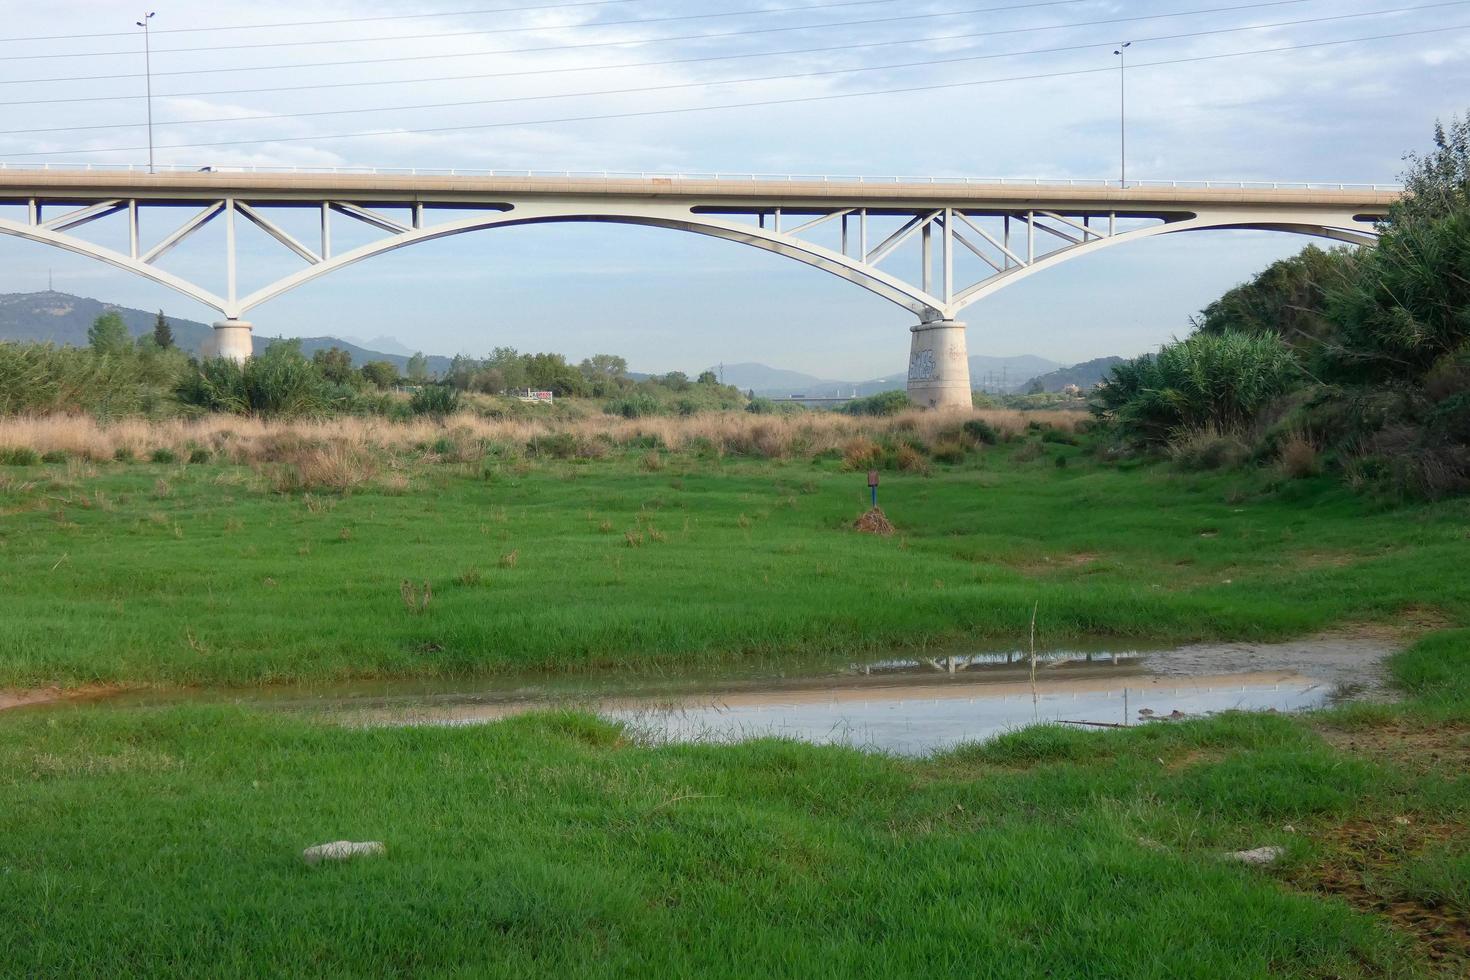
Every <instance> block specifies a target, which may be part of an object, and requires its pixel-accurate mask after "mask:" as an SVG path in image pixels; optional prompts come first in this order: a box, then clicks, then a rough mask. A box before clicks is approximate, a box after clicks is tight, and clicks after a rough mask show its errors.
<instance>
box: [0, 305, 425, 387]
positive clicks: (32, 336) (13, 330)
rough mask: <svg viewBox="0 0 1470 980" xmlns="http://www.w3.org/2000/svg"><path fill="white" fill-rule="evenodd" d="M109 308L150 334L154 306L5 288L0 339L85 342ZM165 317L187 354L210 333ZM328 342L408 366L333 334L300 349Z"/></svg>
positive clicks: (360, 357)
mask: <svg viewBox="0 0 1470 980" xmlns="http://www.w3.org/2000/svg"><path fill="white" fill-rule="evenodd" d="M108 311H115V312H116V313H117V314H118V315H119V316H121V317H122V320H123V323H125V324H127V327H128V332H129V333H131V334H132V335H133V336H134V337H140V336H142V335H143V334H145V333H152V332H153V321H154V320H155V319H156V318H157V316H158V313H157V312H156V311H154V312H149V311H147V310H134V309H130V308H128V307H125V306H116V305H114V304H112V303H103V302H101V301H100V300H95V299H88V298H86V297H84V296H72V295H70V294H68V293H58V292H55V291H48V292H43V293H3V294H0V340H23V341H36V342H40V343H52V344H73V345H75V346H77V347H84V346H86V344H87V329H88V328H89V327H91V326H92V323H93V321H95V320H96V319H97V317H99V316H101V315H102V314H103V313H106V312H108ZM165 319H167V320H168V323H169V326H170V327H172V328H173V331H174V343H176V344H178V345H179V347H180V348H181V349H183V350H186V351H188V352H190V353H191V354H198V353H199V352H200V351H201V350H202V349H203V345H204V342H205V341H206V340H207V339H209V338H210V337H212V336H213V335H214V328H213V327H211V326H210V325H209V324H206V323H199V322H198V321H196V320H185V319H181V318H180V317H175V316H167V315H165ZM277 339H279V338H275V337H266V336H262V335H261V334H256V335H255V343H256V347H257V349H259V348H260V347H261V345H267V346H268V345H270V344H271V343H273V342H274V341H275V340H277ZM328 347H340V348H342V349H343V350H345V351H347V353H349V354H351V355H352V363H353V364H357V365H362V364H366V363H367V362H368V361H389V362H391V363H392V364H394V365H396V366H397V368H398V370H399V371H403V370H406V369H407V366H408V357H407V356H405V355H403V354H398V353H388V352H385V351H380V350H372V349H370V348H366V347H360V346H358V345H357V344H353V343H350V342H348V341H345V340H341V339H338V338H336V337H305V338H303V339H302V341H301V349H302V350H303V351H305V352H306V354H307V355H308V356H310V355H311V354H312V353H314V352H315V351H317V350H322V349H325V348H328ZM400 349H402V348H400ZM448 368H449V358H447V357H439V356H437V355H434V356H430V357H429V370H430V371H431V372H440V371H445V370H447V369H448Z"/></svg>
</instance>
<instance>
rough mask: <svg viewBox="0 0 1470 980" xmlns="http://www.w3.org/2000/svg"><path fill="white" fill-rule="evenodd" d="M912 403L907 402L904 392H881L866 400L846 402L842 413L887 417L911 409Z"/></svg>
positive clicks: (906, 394)
mask: <svg viewBox="0 0 1470 980" xmlns="http://www.w3.org/2000/svg"><path fill="white" fill-rule="evenodd" d="M913 407H914V405H913V402H911V401H909V396H908V392H906V391H881V392H879V393H878V394H876V395H872V396H870V397H868V398H859V399H857V400H856V401H851V402H848V403H847V404H846V405H845V406H843V409H842V410H843V411H844V412H846V413H847V414H848V415H874V416H880V417H881V416H889V415H897V414H899V413H900V412H906V411H908V410H909V409H911V408H913Z"/></svg>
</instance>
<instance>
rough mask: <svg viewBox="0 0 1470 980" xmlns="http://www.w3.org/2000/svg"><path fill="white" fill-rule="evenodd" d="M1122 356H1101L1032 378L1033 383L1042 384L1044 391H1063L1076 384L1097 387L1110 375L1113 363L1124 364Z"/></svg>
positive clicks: (1084, 386) (1084, 387)
mask: <svg viewBox="0 0 1470 980" xmlns="http://www.w3.org/2000/svg"><path fill="white" fill-rule="evenodd" d="M1123 360H1124V359H1123V358H1121V357H1099V358H1097V359H1096V360H1092V361H1083V362H1082V363H1081V364H1078V365H1075V366H1073V367H1069V368H1062V369H1061V370H1059V371H1052V372H1051V373H1049V374H1043V375H1039V376H1038V377H1036V378H1033V379H1032V382H1031V383H1032V384H1033V385H1034V384H1038V383H1039V384H1040V385H1041V390H1042V391H1061V390H1062V389H1063V388H1065V387H1067V385H1076V386H1077V387H1079V388H1083V389H1086V388H1096V387H1097V383H1098V382H1099V381H1101V380H1102V379H1103V378H1106V377H1107V376H1108V372H1109V371H1111V370H1112V369H1113V365H1115V364H1122V363H1123Z"/></svg>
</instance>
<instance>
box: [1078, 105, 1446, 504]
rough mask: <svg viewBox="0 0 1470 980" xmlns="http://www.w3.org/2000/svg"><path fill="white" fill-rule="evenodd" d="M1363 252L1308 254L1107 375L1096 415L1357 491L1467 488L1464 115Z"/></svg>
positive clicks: (1438, 493)
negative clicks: (1333, 479) (1320, 475)
mask: <svg viewBox="0 0 1470 980" xmlns="http://www.w3.org/2000/svg"><path fill="white" fill-rule="evenodd" d="M1406 182H1407V185H1408V189H1409V191H1410V195H1409V196H1408V197H1406V198H1405V199H1404V200H1403V201H1402V202H1401V203H1399V204H1396V205H1395V206H1394V207H1393V209H1392V211H1391V214H1390V218H1389V221H1388V223H1387V224H1386V225H1385V226H1384V227H1383V229H1382V235H1381V237H1380V239H1379V242H1378V244H1377V245H1376V246H1375V247H1373V248H1368V249H1361V250H1352V249H1335V250H1331V251H1323V250H1321V249H1318V248H1315V247H1312V248H1308V249H1307V250H1306V251H1304V252H1303V253H1302V254H1300V255H1299V256H1296V257H1295V258H1292V259H1287V260H1285V261H1282V262H1278V263H1276V264H1275V265H1273V266H1271V267H1270V268H1269V269H1267V270H1265V271H1264V272H1262V273H1261V274H1260V275H1259V276H1257V277H1256V278H1255V279H1253V280H1252V281H1251V282H1249V283H1246V284H1244V285H1242V286H1240V287H1238V288H1236V289H1234V290H1232V291H1231V292H1229V293H1228V294H1226V295H1225V296H1224V297H1222V298H1221V299H1220V300H1219V301H1217V302H1216V303H1213V304H1211V305H1210V306H1209V307H1208V308H1206V309H1205V311H1204V312H1203V314H1202V315H1201V316H1200V318H1199V319H1198V321H1197V322H1196V331H1195V333H1194V334H1193V335H1192V336H1190V337H1188V338H1186V339H1185V340H1182V341H1179V342H1176V343H1173V344H1168V345H1165V347H1164V348H1163V349H1162V350H1160V351H1159V353H1158V354H1153V355H1148V356H1145V357H1142V358H1139V359H1137V360H1134V361H1131V362H1128V363H1125V364H1123V365H1120V366H1119V367H1117V368H1115V369H1114V371H1113V374H1112V377H1111V378H1110V379H1109V384H1107V385H1106V386H1104V387H1103V388H1101V389H1100V390H1099V391H1098V393H1097V395H1096V402H1097V413H1098V415H1099V416H1100V417H1101V418H1102V419H1104V420H1106V421H1107V422H1108V423H1110V424H1112V425H1114V426H1115V427H1116V432H1117V434H1118V437H1119V439H1120V440H1121V441H1122V442H1123V443H1125V444H1127V445H1130V446H1133V447H1141V448H1144V449H1151V450H1160V449H1165V450H1167V451H1168V452H1169V453H1171V454H1172V455H1174V456H1175V458H1176V459H1178V460H1179V461H1180V462H1182V463H1183V464H1184V465H1186V466H1192V467H1229V466H1239V465H1242V464H1250V465H1276V466H1278V467H1279V468H1280V469H1281V470H1282V472H1284V473H1285V474H1287V475H1289V476H1300V477H1310V476H1314V475H1316V473H1317V472H1319V471H1322V470H1326V471H1329V472H1332V473H1334V474H1336V475H1338V476H1339V477H1341V478H1342V479H1343V480H1344V481H1345V482H1346V483H1347V484H1348V485H1350V486H1353V487H1355V488H1357V489H1359V490H1363V491H1368V492H1373V493H1376V494H1378V495H1381V496H1391V497H1394V498H1399V499H1403V498H1414V499H1434V498H1438V497H1444V496H1448V495H1452V494H1459V493H1464V492H1466V491H1467V490H1470V119H1467V120H1465V121H1456V122H1455V123H1454V124H1453V125H1452V126H1451V127H1450V128H1449V130H1448V131H1446V130H1442V129H1441V130H1439V131H1437V133H1436V140H1435V149H1434V151H1433V152H1432V153H1430V154H1429V155H1427V156H1425V157H1414V158H1411V166H1410V170H1409V173H1408V174H1407V175H1406Z"/></svg>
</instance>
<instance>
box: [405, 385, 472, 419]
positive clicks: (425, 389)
mask: <svg viewBox="0 0 1470 980" xmlns="http://www.w3.org/2000/svg"><path fill="white" fill-rule="evenodd" d="M408 410H409V412H410V413H411V414H413V415H418V416H428V417H429V418H432V419H435V420H436V421H440V422H442V421H444V419H446V418H448V417H449V416H451V415H453V414H454V413H455V412H457V411H459V392H458V391H456V390H455V389H453V388H451V387H450V386H449V385H422V386H421V387H420V388H419V390H418V391H415V392H414V393H413V396H412V397H411V398H409V400H408Z"/></svg>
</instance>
